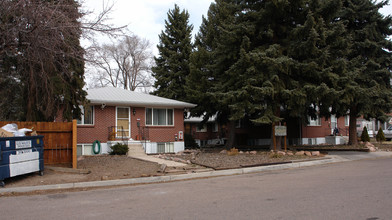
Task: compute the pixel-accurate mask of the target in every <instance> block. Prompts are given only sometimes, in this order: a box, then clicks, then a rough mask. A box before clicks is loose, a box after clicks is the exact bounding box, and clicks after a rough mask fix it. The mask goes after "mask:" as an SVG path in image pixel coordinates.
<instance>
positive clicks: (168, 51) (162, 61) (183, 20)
mask: <svg viewBox="0 0 392 220" xmlns="http://www.w3.org/2000/svg"><path fill="white" fill-rule="evenodd" d="M188 23H189V13H188V12H187V11H185V10H183V11H180V8H179V7H178V6H177V5H175V6H174V9H172V10H169V12H168V13H167V20H165V31H162V33H161V34H160V35H159V40H160V42H159V45H158V46H157V47H158V50H159V56H158V57H155V62H156V66H155V67H153V68H152V71H153V76H154V77H155V78H156V82H155V84H154V87H155V88H156V91H154V94H155V95H158V96H162V97H166V98H171V99H176V100H181V101H187V98H186V92H185V84H186V78H187V77H188V75H189V72H190V70H189V59H190V55H191V52H192V43H191V32H192V29H193V26H192V25H189V24H188Z"/></svg>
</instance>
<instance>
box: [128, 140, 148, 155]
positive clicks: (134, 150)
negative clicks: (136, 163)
mask: <svg viewBox="0 0 392 220" xmlns="http://www.w3.org/2000/svg"><path fill="white" fill-rule="evenodd" d="M146 155H147V154H146V153H145V152H144V149H143V145H142V144H141V143H131V144H128V153H127V156H129V157H134V156H146Z"/></svg>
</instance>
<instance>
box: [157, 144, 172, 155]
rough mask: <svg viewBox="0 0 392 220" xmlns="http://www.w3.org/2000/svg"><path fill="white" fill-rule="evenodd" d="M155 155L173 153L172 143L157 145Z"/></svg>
mask: <svg viewBox="0 0 392 220" xmlns="http://www.w3.org/2000/svg"><path fill="white" fill-rule="evenodd" d="M157 153H174V143H173V142H167V143H158V144H157Z"/></svg>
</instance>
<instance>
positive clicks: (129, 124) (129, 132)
mask: <svg viewBox="0 0 392 220" xmlns="http://www.w3.org/2000/svg"><path fill="white" fill-rule="evenodd" d="M119 108H127V109H128V127H129V129H128V136H126V138H130V137H131V108H130V107H126V106H116V137H117V126H118V125H117V120H118V118H117V111H118V109H119ZM123 119H125V118H123Z"/></svg>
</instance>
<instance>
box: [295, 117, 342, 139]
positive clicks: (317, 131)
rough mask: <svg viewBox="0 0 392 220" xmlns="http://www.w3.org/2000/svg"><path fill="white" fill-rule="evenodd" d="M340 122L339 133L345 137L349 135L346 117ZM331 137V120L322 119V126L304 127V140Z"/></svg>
mask: <svg viewBox="0 0 392 220" xmlns="http://www.w3.org/2000/svg"><path fill="white" fill-rule="evenodd" d="M337 120H338V128H339V132H340V134H341V135H343V136H347V135H348V126H345V122H344V117H340V118H338V119H337ZM328 135H331V119H330V118H329V119H328V120H327V121H326V120H325V118H321V126H306V125H302V138H316V137H325V136H328Z"/></svg>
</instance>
